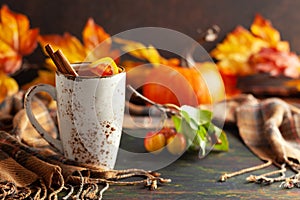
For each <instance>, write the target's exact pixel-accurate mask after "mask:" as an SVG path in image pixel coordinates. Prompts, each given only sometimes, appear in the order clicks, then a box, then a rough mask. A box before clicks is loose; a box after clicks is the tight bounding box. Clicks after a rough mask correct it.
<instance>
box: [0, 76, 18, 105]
mask: <svg viewBox="0 0 300 200" xmlns="http://www.w3.org/2000/svg"><path fill="white" fill-rule="evenodd" d="M18 90H19V86H18V83H17V82H16V81H15V79H13V78H11V77H9V76H7V75H6V74H5V73H3V72H0V103H1V102H2V101H3V100H4V99H5V98H6V97H7V96H11V95H13V94H15V93H17V92H18Z"/></svg>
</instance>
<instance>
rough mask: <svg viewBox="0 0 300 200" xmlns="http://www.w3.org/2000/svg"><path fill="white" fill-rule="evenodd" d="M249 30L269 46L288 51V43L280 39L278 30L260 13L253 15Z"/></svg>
mask: <svg viewBox="0 0 300 200" xmlns="http://www.w3.org/2000/svg"><path fill="white" fill-rule="evenodd" d="M250 30H251V32H252V33H253V35H254V36H256V37H259V38H261V39H262V40H264V41H266V42H267V43H269V45H270V47H275V48H277V49H278V50H281V51H290V47H289V43H288V42H286V41H281V39H280V33H279V31H278V30H276V29H275V28H274V27H273V26H272V23H271V21H269V20H266V19H264V18H263V17H262V16H261V15H259V14H257V15H256V16H255V18H254V21H253V23H252V25H251V27H250Z"/></svg>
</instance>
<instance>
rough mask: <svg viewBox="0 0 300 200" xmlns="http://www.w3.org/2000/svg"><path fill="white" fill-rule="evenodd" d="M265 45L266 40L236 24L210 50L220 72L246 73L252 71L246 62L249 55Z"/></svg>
mask: <svg viewBox="0 0 300 200" xmlns="http://www.w3.org/2000/svg"><path fill="white" fill-rule="evenodd" d="M267 46H268V43H267V42H266V41H264V40H262V39H260V38H257V37H255V36H254V35H252V34H251V32H250V31H248V30H247V29H245V28H243V27H242V26H238V27H237V28H236V29H234V30H233V31H232V32H231V33H229V34H228V35H227V36H226V38H225V39H224V40H223V42H222V43H219V44H218V45H217V46H216V48H215V49H213V50H212V51H211V56H212V57H214V58H216V59H217V60H218V67H219V68H220V71H221V72H222V73H224V74H235V75H246V74H251V73H253V70H252V69H251V68H250V67H249V65H248V64H247V62H248V59H249V57H250V56H251V55H252V54H255V53H257V52H258V51H259V50H260V49H261V48H262V47H267Z"/></svg>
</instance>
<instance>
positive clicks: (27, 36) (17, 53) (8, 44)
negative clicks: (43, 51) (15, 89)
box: [0, 5, 39, 74]
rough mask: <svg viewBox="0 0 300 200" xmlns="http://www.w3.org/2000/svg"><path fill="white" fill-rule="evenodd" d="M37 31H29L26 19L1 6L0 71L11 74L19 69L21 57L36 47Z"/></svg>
mask: <svg viewBox="0 0 300 200" xmlns="http://www.w3.org/2000/svg"><path fill="white" fill-rule="evenodd" d="M38 35H39V29H37V28H35V29H30V24H29V20H28V18H27V17H26V16H25V15H23V14H19V13H15V12H12V11H11V10H10V9H9V8H8V6H6V5H3V6H2V8H1V10H0V71H2V72H4V73H7V74H12V73H14V72H16V71H17V70H18V69H20V67H21V64H22V57H23V56H26V55H29V54H30V53H32V52H33V51H34V49H35V48H36V46H37V38H38Z"/></svg>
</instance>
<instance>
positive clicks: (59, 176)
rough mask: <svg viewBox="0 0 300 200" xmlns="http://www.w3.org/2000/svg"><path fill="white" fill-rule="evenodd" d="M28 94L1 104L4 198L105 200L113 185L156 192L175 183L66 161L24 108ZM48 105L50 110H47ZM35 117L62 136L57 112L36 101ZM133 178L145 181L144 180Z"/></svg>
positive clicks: (0, 195) (1, 184)
mask: <svg viewBox="0 0 300 200" xmlns="http://www.w3.org/2000/svg"><path fill="white" fill-rule="evenodd" d="M23 97H24V94H23V92H20V93H18V94H16V95H15V96H12V97H7V98H6V100H5V101H4V102H3V103H2V104H1V105H0V199H57V198H63V199H69V198H70V199H74V198H75V199H101V198H102V194H103V192H104V191H105V190H106V189H108V187H109V185H113V184H117V185H136V184H145V185H146V186H147V187H149V188H150V189H155V188H156V187H157V184H158V183H159V182H160V183H165V182H169V181H170V180H169V179H163V178H161V177H160V174H159V173H156V172H149V171H144V170H140V169H127V170H103V169H98V168H93V169H92V168H89V167H86V166H82V165H79V164H78V163H76V162H74V161H70V160H67V159H65V158H64V157H63V156H62V155H60V154H59V153H57V152H56V151H55V150H54V149H52V148H51V147H50V146H49V145H48V143H47V142H46V141H45V140H44V139H42V138H41V137H40V135H39V134H38V133H37V132H36V131H35V129H34V128H33V127H32V126H31V124H30V123H29V122H28V119H27V117H26V114H25V111H24V109H23ZM46 105H47V106H46ZM33 109H34V110H33V112H34V113H35V115H36V117H37V119H38V121H39V122H40V123H41V124H42V125H43V127H45V128H46V129H47V130H48V131H49V132H50V133H52V134H53V136H54V137H56V132H55V127H56V124H55V121H56V120H55V118H56V112H55V109H51V106H49V104H48V102H46V101H42V100H41V98H36V99H35V100H34V102H33ZM130 177H141V178H139V179H138V180H136V179H134V180H132V179H129V180H127V178H130Z"/></svg>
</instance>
